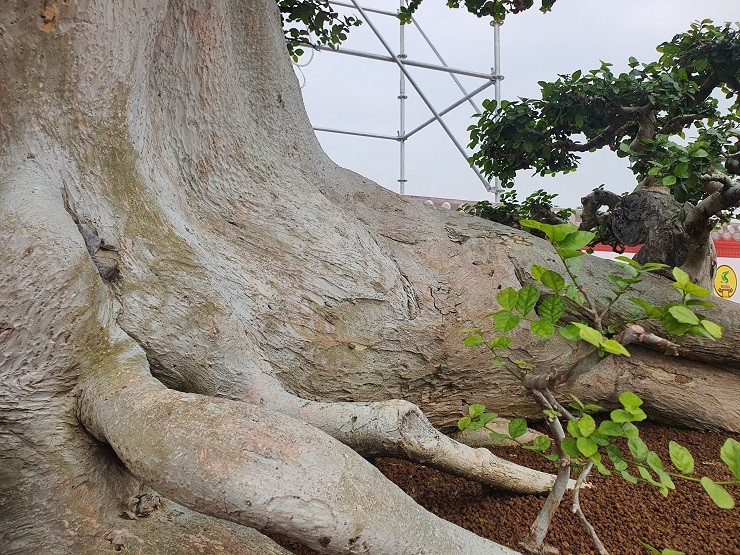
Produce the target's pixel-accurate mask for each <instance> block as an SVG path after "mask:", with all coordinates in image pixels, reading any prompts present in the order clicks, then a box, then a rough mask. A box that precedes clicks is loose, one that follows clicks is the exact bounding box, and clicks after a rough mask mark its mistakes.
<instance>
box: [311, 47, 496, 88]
mask: <svg viewBox="0 0 740 555" xmlns="http://www.w3.org/2000/svg"><path fill="white" fill-rule="evenodd" d="M307 46H311V47H312V48H315V49H316V50H318V51H319V52H336V53H337V54H347V55H349V56H357V57H359V58H368V59H370V60H378V61H380V62H395V63H398V64H400V65H402V66H413V67H421V68H424V69H431V70H434V71H443V72H445V73H455V74H457V75H465V76H466V77H476V78H478V79H486V80H487V81H495V80H496V79H497V77H496V76H495V75H492V74H490V73H480V72H478V71H468V70H466V69H458V68H454V67H445V66H440V65H436V64H428V63H426V62H415V61H413V60H398V58H394V57H393V56H383V55H382V54H373V53H371V52H362V51H360V50H351V49H349V48H329V47H328V46H319V45H307Z"/></svg>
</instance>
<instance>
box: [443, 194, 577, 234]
mask: <svg viewBox="0 0 740 555" xmlns="http://www.w3.org/2000/svg"><path fill="white" fill-rule="evenodd" d="M557 196H558V195H557V194H548V193H546V192H545V191H543V190H542V189H539V190H537V191H536V192H534V193H532V194H531V195H529V196H528V197H527V198H526V199H524V201H522V202H521V203H519V202H518V201H517V193H516V191H514V190H511V191H505V192H504V193H503V194H502V195H501V202H500V204H496V205H493V204H491V203H490V202H489V201H487V200H481V201H478V202H476V203H475V204H473V205H470V204H463V205H461V206H460V207H459V208H458V209H457V210H458V211H460V212H465V213H467V214H472V215H473V216H478V217H480V218H484V219H486V220H491V221H492V222H497V223H500V224H504V225H508V226H509V227H513V228H515V229H522V226H521V225H520V224H519V221H520V220H529V219H532V220H538V219H542V218H544V217H547V216H549V215H554V216H555V218H559V219H561V220H567V219H568V218H570V216H571V215H573V214H575V210H573V209H572V208H564V209H560V210H555V207H554V205H553V200H554V199H555V197H557ZM534 233H535V234H536V235H540V236H542V234H541V233H538V232H536V231H535V232H534Z"/></svg>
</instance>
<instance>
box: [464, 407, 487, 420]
mask: <svg viewBox="0 0 740 555" xmlns="http://www.w3.org/2000/svg"><path fill="white" fill-rule="evenodd" d="M484 412H486V407H485V406H483V405H470V406H469V407H468V415H469V416H470V418H471V419H473V418H478V417H479V416H480V415H481V414H483V413H484Z"/></svg>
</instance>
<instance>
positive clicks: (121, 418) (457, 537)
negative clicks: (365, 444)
mask: <svg viewBox="0 0 740 555" xmlns="http://www.w3.org/2000/svg"><path fill="white" fill-rule="evenodd" d="M417 410H418V409H417ZM400 414H401V413H400V412H399V415H400ZM404 414H405V415H406V416H407V418H408V419H409V421H408V425H407V426H404V427H403V428H402V430H401V431H400V436H401V437H403V436H406V435H408V434H415V433H418V432H419V430H420V429H419V428H418V427H415V426H414V425H413V420H414V418H415V416H414V415H415V414H416V413H415V412H413V411H411V412H406V413H404ZM80 419H81V421H82V422H83V423H84V425H85V426H86V427H87V429H88V430H89V431H90V432H91V433H92V434H93V435H94V436H95V437H96V438H98V439H100V440H103V441H106V442H108V443H109V444H110V445H111V446H112V447H113V449H114V450H115V452H116V453H117V454H118V456H119V457H120V458H121V460H122V461H123V462H124V464H126V466H127V467H128V468H129V469H130V470H131V472H133V473H134V474H135V475H136V476H137V477H139V478H140V479H142V480H143V481H145V482H146V483H148V484H149V485H151V486H152V487H153V488H154V489H155V490H156V491H158V492H159V493H161V494H162V495H164V496H166V497H168V498H171V499H173V500H175V501H176V502H178V503H181V504H183V505H185V506H186V507H189V508H190V509H193V510H195V511H198V512H202V513H205V514H209V515H212V516H215V517H217V518H222V519H226V520H230V521H232V522H236V523H238V524H243V525H247V526H252V527H256V528H258V529H261V530H265V531H269V532H274V533H278V534H283V535H286V536H289V537H292V538H295V539H297V540H298V541H300V542H302V543H305V544H306V545H308V546H309V547H311V548H313V549H316V550H319V551H321V552H324V553H337V554H340V553H341V554H346V553H373V554H378V555H382V554H388V555H397V554H398V553H426V554H432V553H436V554H440V555H443V554H444V555H452V554H456V553H459V554H470V553H476V554H480V555H485V554H512V553H515V552H514V551H512V550H511V549H509V548H506V547H503V546H500V545H498V544H495V543H492V542H489V541H488V540H485V539H483V538H481V537H479V536H477V535H475V534H473V533H472V532H469V531H467V530H464V529H462V528H460V527H458V526H456V525H454V524H451V523H449V522H447V521H445V520H442V519H440V518H439V517H436V516H435V515H433V514H431V513H429V512H427V511H425V510H424V509H423V508H421V507H420V506H419V505H417V504H416V503H415V502H414V501H413V500H412V499H411V498H410V497H408V496H407V495H406V494H405V493H403V492H402V491H401V490H400V489H399V488H397V487H396V486H395V485H393V484H392V483H391V482H389V481H388V480H387V479H385V477H384V476H383V475H382V474H381V473H380V472H379V471H378V470H377V469H375V468H374V467H373V466H372V465H370V464H369V463H368V462H367V461H365V460H364V459H362V457H360V456H359V455H358V454H357V453H355V452H354V451H353V450H351V449H349V448H348V447H346V446H344V445H342V444H341V443H339V442H338V441H336V440H335V439H333V438H331V437H329V436H328V435H326V434H325V433H323V432H321V431H320V430H318V429H316V428H314V427H313V426H310V425H308V424H305V423H302V422H298V421H296V420H294V419H292V418H289V417H287V416H285V415H282V414H280V413H276V412H273V411H271V410H268V409H265V408H263V407H258V406H255V405H251V404H247V403H241V402H234V401H228V400H225V399H217V398H212V397H205V396H201V395H195V394H186V393H179V392H176V391H173V390H170V389H167V388H165V387H163V386H162V385H161V384H159V382H157V381H156V380H154V379H152V378H151V377H149V376H147V375H136V374H129V375H127V374H125V372H124V373H122V374H120V375H119V376H117V377H115V378H114V377H111V376H110V375H107V376H104V377H100V378H98V379H95V378H93V379H90V380H88V381H87V382H86V383H85V384H84V386H83V388H82V395H81V399H80ZM422 429H424V428H422ZM440 438H444V436H441V435H440ZM428 441H432V442H438V441H440V439H439V438H436V439H431V438H424V437H421V438H419V442H417V443H415V445H417V446H424V445H427V444H428ZM448 441H450V442H451V440H448ZM430 447H431V445H430ZM415 448H418V447H415ZM444 448H445V449H448V450H449V449H454V447H449V446H445V447H444ZM479 462H480V464H481V466H484V464H485V460H484V458H483V457H482V456H481V457H480V459H479Z"/></svg>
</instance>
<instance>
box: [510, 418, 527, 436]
mask: <svg viewBox="0 0 740 555" xmlns="http://www.w3.org/2000/svg"><path fill="white" fill-rule="evenodd" d="M526 432H527V421H526V420H525V419H524V418H515V419H514V420H512V421H511V422H509V435H510V436H511V437H513V438H517V437H521V436H523V435H524V434H525V433H526Z"/></svg>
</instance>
